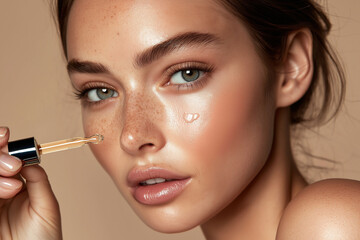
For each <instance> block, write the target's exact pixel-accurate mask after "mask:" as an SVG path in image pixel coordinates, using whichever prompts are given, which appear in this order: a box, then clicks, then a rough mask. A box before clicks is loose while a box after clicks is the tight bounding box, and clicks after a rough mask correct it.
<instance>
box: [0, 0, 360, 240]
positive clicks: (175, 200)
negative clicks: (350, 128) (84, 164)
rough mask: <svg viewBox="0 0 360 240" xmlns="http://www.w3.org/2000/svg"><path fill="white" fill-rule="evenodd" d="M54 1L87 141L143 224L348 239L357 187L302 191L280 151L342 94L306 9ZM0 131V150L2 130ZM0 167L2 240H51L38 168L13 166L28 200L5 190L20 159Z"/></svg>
mask: <svg viewBox="0 0 360 240" xmlns="http://www.w3.org/2000/svg"><path fill="white" fill-rule="evenodd" d="M58 4H59V6H58V9H59V23H60V24H59V27H60V31H61V36H62V42H63V46H64V50H65V55H66V57H67V60H68V71H69V75H70V78H71V81H72V84H73V86H74V88H75V91H76V92H77V96H78V97H79V98H80V99H81V102H82V111H83V123H84V130H85V133H86V135H92V134H93V133H97V132H99V133H101V134H103V135H104V136H105V140H104V143H103V144H101V145H97V146H95V145H94V146H93V147H92V151H93V153H94V154H95V156H96V157H97V159H98V160H99V162H100V163H101V164H102V166H103V167H104V169H105V170H106V171H107V172H108V174H109V175H110V176H111V177H112V179H113V181H114V183H115V184H116V186H117V187H118V189H119V190H120V192H121V193H122V194H123V196H124V198H125V199H126V200H127V201H128V202H129V204H130V206H131V207H132V208H133V209H134V211H135V212H136V213H137V214H138V215H139V217H140V218H141V219H142V220H143V221H144V222H145V223H146V224H148V225H149V226H150V227H152V228H153V229H155V230H158V231H161V232H180V231H186V230H188V229H191V228H193V227H195V226H198V225H201V227H202V230H203V232H204V235H205V236H206V238H207V239H239V238H244V239H330V238H331V239H332V238H334V237H336V236H337V237H338V238H351V237H348V236H356V234H358V230H357V228H356V227H355V226H357V224H356V223H358V222H359V217H358V214H357V213H358V211H359V210H360V209H359V207H358V206H357V204H356V203H357V202H358V200H359V194H360V193H359V190H358V189H359V184H358V182H355V181H349V180H326V181H322V182H319V183H316V184H313V185H310V186H307V183H306V182H305V180H304V179H303V178H302V176H301V175H300V173H299V172H298V171H297V169H296V166H295V164H294V159H293V156H292V153H291V147H290V139H291V134H290V127H291V126H296V124H299V123H304V122H310V121H312V122H313V121H321V120H323V119H324V116H326V113H327V111H326V110H327V108H328V106H329V105H330V103H331V100H332V99H334V96H337V97H338V98H339V99H340V100H341V99H342V90H341V86H342V81H343V77H342V72H341V69H340V67H339V65H337V62H336V58H335V56H334V55H331V54H330V53H331V51H330V48H329V46H328V45H327V43H326V34H327V32H328V30H329V28H330V24H329V22H328V20H327V18H326V16H325V15H324V14H323V12H322V11H321V10H320V8H319V7H318V6H317V5H316V4H315V3H313V2H312V1H292V2H291V3H289V1H271V2H269V3H267V2H266V1H251V2H250V1H230V0H229V1H215V0H214V1H205V0H192V1H186V2H185V1H162V0H161V1H159V0H158V1H151V2H146V3H144V2H137V1H135V2H134V1H100V0H92V1H89V0H76V1H74V2H72V1H59V3H58ZM331 64H335V65H334V66H333V67H335V70H336V73H337V74H338V77H336V78H335V79H333V78H332V77H331V76H332V75H331V71H330V66H331ZM336 84H338V85H340V88H337V87H336ZM319 90H320V92H321V90H323V92H324V93H325V94H324V95H323V98H322V100H321V101H319V99H315V98H314V97H316V96H317V95H316V94H317V92H318V91H319ZM335 92H339V93H338V95H334V93H335ZM319 102H320V103H319ZM337 106H338V105H337ZM337 109H338V107H335V110H334V111H333V112H330V115H332V113H334V112H336V111H337ZM1 136H2V138H1V141H2V142H1V146H3V151H6V143H7V140H8V131H7V129H6V128H3V129H2V133H1ZM0 162H1V163H2V166H3V168H1V170H0V171H1V172H0V174H1V175H2V176H4V177H6V178H3V179H2V181H0V182H1V183H2V185H3V186H6V187H7V189H6V190H5V188H3V189H2V191H0V194H1V197H2V198H3V199H9V200H3V202H2V204H3V208H2V223H1V231H2V234H3V236H4V238H8V239H12V238H13V239H16V238H20V239H26V238H28V237H29V236H32V235H33V236H39V239H59V238H61V227H60V214H59V210H58V206H57V203H56V199H55V197H54V196H53V194H52V192H51V189H50V187H49V184H48V181H47V180H46V175H45V173H44V171H43V170H42V169H41V168H40V167H29V168H24V169H22V170H21V174H22V176H24V178H25V179H26V180H27V183H26V191H25V190H24V191H22V192H21V193H20V194H18V195H16V194H17V193H18V192H19V191H20V190H21V187H22V182H21V181H19V180H17V179H16V178H12V177H11V176H14V175H15V174H17V173H18V172H19V171H20V168H21V163H20V162H19V161H17V160H16V159H13V158H11V157H9V156H7V155H6V154H5V153H2V155H1V156H0ZM14 196H15V197H14ZM24 209H28V210H29V211H24ZM329 210H331V211H329ZM345 221H346V223H347V224H343V223H344V222H345ZM340 223H341V224H340ZM34 226H35V227H34ZM25 236H26V237H25Z"/></svg>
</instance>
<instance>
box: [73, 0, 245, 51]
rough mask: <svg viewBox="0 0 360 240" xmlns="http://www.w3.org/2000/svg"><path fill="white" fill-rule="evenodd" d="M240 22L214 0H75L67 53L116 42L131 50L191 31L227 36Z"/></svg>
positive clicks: (94, 48) (91, 49)
mask: <svg viewBox="0 0 360 240" xmlns="http://www.w3.org/2000/svg"><path fill="white" fill-rule="evenodd" d="M239 24H240V21H239V20H238V19H237V18H236V17H235V16H233V15H232V14H231V13H230V12H229V11H228V10H226V9H225V8H224V7H223V6H222V5H221V4H219V3H218V2H217V1H212V0H171V1H169V0H148V1H144V0H76V1H75V2H74V5H73V7H72V9H71V12H70V16H69V22H68V30H67V43H68V52H69V53H70V55H71V54H73V53H76V52H77V51H78V50H79V49H80V48H81V49H88V50H89V51H96V50H97V49H99V48H101V46H104V45H107V46H111V45H112V44H114V41H116V42H117V43H119V44H126V47H127V48H128V49H132V48H139V47H140V48H146V47H149V46H151V45H154V44H156V43H159V42H161V41H164V40H165V39H167V38H169V37H171V36H173V35H176V34H179V33H182V32H189V31H193V32H194V31H195V32H205V33H208V32H209V33H216V34H217V35H222V36H223V37H226V35H227V34H231V32H232V31H233V29H234V28H236V27H238V25H239ZM108 48H109V47H108ZM109 51H111V49H109ZM70 55H69V57H70V58H71V56H70Z"/></svg>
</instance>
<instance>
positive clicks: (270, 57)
mask: <svg viewBox="0 0 360 240" xmlns="http://www.w3.org/2000/svg"><path fill="white" fill-rule="evenodd" d="M217 1H219V2H220V3H222V4H223V5H224V6H225V7H227V8H228V9H229V11H231V12H232V13H233V14H235V15H236V16H237V17H238V18H239V19H240V20H241V21H242V22H243V23H244V24H245V25H246V26H247V28H248V30H249V32H250V34H251V35H252V37H253V39H254V42H255V45H256V47H257V50H258V52H259V54H260V55H261V56H262V57H263V59H264V62H265V63H266V65H267V68H268V70H269V71H270V73H271V72H274V69H275V66H276V65H277V64H278V63H279V62H281V60H282V57H283V54H284V51H285V47H286V42H287V37H288V36H289V34H290V33H292V32H294V31H296V30H299V29H302V28H307V29H309V30H310V31H311V33H312V36H313V62H314V73H313V79H312V82H311V85H310V87H309V90H308V91H307V92H306V94H305V95H304V96H303V97H302V98H301V99H300V100H299V101H298V102H296V103H294V104H293V105H292V106H291V123H292V124H298V123H323V122H326V121H327V120H329V119H331V118H332V117H333V116H335V114H336V113H337V112H338V111H339V109H340V106H341V103H342V101H343V99H344V95H345V76H344V72H343V69H342V66H341V64H340V62H339V60H338V58H337V56H336V54H335V53H334V51H333V50H332V48H331V46H330V44H329V43H328V40H327V36H328V34H329V32H330V30H331V23H330V21H329V19H328V17H327V16H326V14H325V13H324V11H323V10H322V8H321V7H320V5H319V4H317V3H316V2H315V1H313V0H291V1H289V0H251V1H249V0H217ZM73 2H74V0H57V6H56V7H57V19H58V27H59V31H60V36H61V41H62V45H63V49H64V53H65V56H67V53H66V30H67V22H68V16H69V12H70V9H71V6H72V4H73Z"/></svg>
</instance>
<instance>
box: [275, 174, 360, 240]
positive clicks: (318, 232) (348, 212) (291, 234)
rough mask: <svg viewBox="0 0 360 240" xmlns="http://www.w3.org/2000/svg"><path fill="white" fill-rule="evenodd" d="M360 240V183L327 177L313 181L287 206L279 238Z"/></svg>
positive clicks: (277, 238)
mask: <svg viewBox="0 0 360 240" xmlns="http://www.w3.org/2000/svg"><path fill="white" fill-rule="evenodd" d="M315 239H316V240H335V239H336V240H340V239H341V240H355V239H360V182H359V181H355V180H346V179H327V180H322V181H319V182H317V183H314V184H311V185H309V186H308V187H306V188H305V189H304V190H303V191H301V192H300V193H299V194H298V195H297V196H296V197H295V198H294V199H293V200H292V201H291V202H290V203H289V205H288V206H287V208H286V209H285V211H284V214H283V216H282V218H281V221H280V224H279V228H278V232H277V237H276V240H315Z"/></svg>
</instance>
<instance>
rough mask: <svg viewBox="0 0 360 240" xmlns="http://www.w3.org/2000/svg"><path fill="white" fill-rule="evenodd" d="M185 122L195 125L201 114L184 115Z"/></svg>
mask: <svg viewBox="0 0 360 240" xmlns="http://www.w3.org/2000/svg"><path fill="white" fill-rule="evenodd" d="M183 117H184V120H185V122H187V123H193V122H195V121H196V120H198V119H199V118H200V114H198V113H184V116H183Z"/></svg>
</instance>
